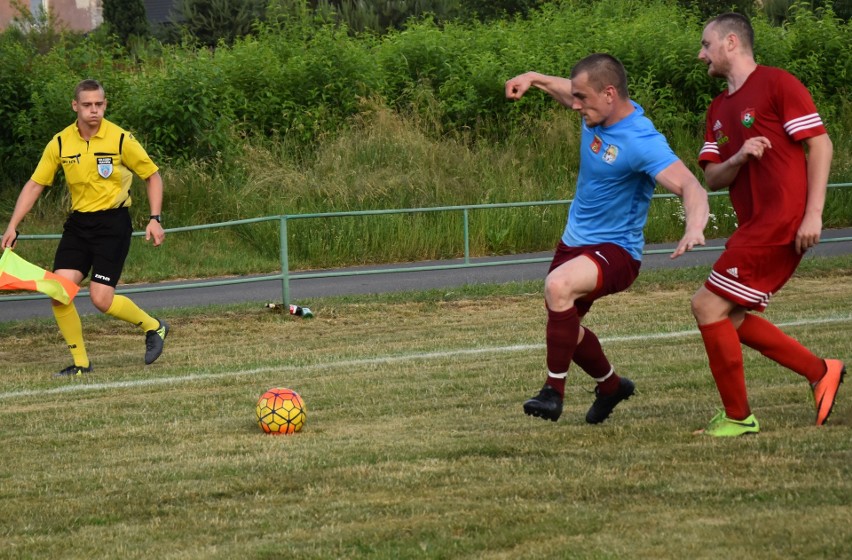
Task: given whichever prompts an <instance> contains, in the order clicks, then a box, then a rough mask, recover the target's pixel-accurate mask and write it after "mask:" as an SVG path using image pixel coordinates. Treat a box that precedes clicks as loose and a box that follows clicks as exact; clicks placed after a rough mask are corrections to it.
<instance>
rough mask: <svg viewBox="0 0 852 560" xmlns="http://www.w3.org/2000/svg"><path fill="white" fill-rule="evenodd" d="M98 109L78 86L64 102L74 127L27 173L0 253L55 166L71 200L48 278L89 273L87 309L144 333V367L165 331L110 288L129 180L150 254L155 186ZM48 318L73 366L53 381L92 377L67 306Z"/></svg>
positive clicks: (126, 139)
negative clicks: (143, 209) (140, 183)
mask: <svg viewBox="0 0 852 560" xmlns="http://www.w3.org/2000/svg"><path fill="white" fill-rule="evenodd" d="M106 107H107V100H106V94H105V93H104V88H103V86H101V84H100V83H98V82H97V81H95V80H83V81H82V82H80V83H79V84H77V87H76V89H75V90H74V99H73V100H72V101H71V108H72V109H73V110H74V111H75V112H76V113H77V122H75V123H74V124H72V125H70V126H68V127H67V128H66V129H65V130H63V131H62V132H60V133H59V134H57V135H56V136H54V137H53V139H52V140H51V141H50V143H48V145H47V147H46V148H45V149H44V153H43V154H42V156H41V160H40V161H39V163H38V167H36V170H35V173H33V176H32V178H30V180H29V181H27V183H26V184H25V185H24V188H23V189H22V190H21V194H20V195H19V196H18V201H17V202H16V204H15V209H14V211H13V212H12V217H11V219H10V220H9V226H8V227H7V228H6V231H5V232H4V233H3V238H2V240H0V249H5V248H7V247H14V245H15V240H16V237H17V233H16V229H17V227H18V224H20V223H21V220H23V219H24V216H26V215H27V213H28V212H29V211H30V210H31V209H32V207H33V205H34V204H35V202H36V200H38V197H39V196H40V195H41V192H42V191H43V190H44V188H45V187H49V186H51V185H53V179H54V176H55V175H56V171H57V170H58V169H59V167H60V166H61V167H62V170H63V172H64V173H65V181H66V183H67V184H68V189H69V190H70V192H71V214H70V215H69V216H68V220H67V221H66V222H65V226H64V229H63V232H62V239H61V240H60V242H59V247H58V248H57V249H56V256H55V257H54V261H53V269H54V272H55V273H56V274H58V275H60V276H64V277H65V278H68V279H70V280H72V281H73V282H75V283H77V284H80V283H81V282H82V281H83V279H84V278H86V276H88V274H89V272H91V274H92V278H91V283H90V285H89V291H90V293H91V298H92V303H93V304H94V306H95V307H96V308H98V310H100V311H101V312H103V313H106V314H108V315H112V316H113V317H116V318H117V319H121V320H122V321H127V322H128V323H132V324H134V325H136V326H138V327H140V328H141V329H142V331H143V332H145V363H146V364H151V363H153V362H154V360H156V359H157V358H159V357H160V354H162V352H163V343H164V342H165V339H166V335H167V334H168V333H169V325H168V324H167V323H166V322H165V321H161V320H159V319H157V318H155V317H152V316H151V315H148V314H147V313H145V311H143V310H142V309H140V308H139V307H138V306H137V305H136V304H135V303H133V302H132V301H131V300H130V299H129V298H127V297H125V296H122V295H116V293H115V286H116V285H117V284H118V279H119V277H120V276H121V271H122V269H123V268H124V261H125V259H126V258H127V253H128V252H129V250H130V239H131V234H132V233H133V226H132V224H131V221H130V212H129V210H128V208H129V207H130V204H131V199H130V184H131V182H132V180H133V176H132V175H131V172H133V173H136V175H138V176H139V177H140V178H142V179H143V180H144V181H145V183H146V184H147V189H148V202H149V204H150V206H151V216H150V220H149V221H148V225H147V226H146V227H145V240H146V241H151V240H153V242H154V246H155V247H156V246H158V245H160V244H161V243H162V242H163V239H164V238H165V236H166V233H165V232H164V231H163V227H162V225H161V224H160V211H161V208H162V204H163V179H162V178H161V177H160V173H159V170H158V168H157V166H156V165H154V162H153V161H151V158H150V157H149V156H148V154H147V153H146V152H145V149H144V148H143V147H142V145H141V144H139V142H138V141H137V140H136V139H135V138H134V137H133V135H132V134H130V133H129V132H127V131H126V130H123V129H122V128H120V127H118V126H116V125H115V124H113V123H111V122H110V121H108V120H106V119H105V118H104V112H105V111H106ZM53 314H54V316H55V317H56V323H57V324H58V325H59V330H60V332H62V336H63V337H65V341H66V342H67V343H68V349H69V350H70V351H71V356H72V357H73V358H74V363H73V364H72V365H70V366H68V367H67V368H65V369H63V370H62V371H60V372H59V373H57V374H56V376H57V377H66V376H71V377H80V376H82V375H83V374H85V373H88V372H90V371H92V363H91V361H90V360H89V356H88V354H87V353H86V346H85V344H84V343H83V327H82V324H81V322H80V315H79V314H78V313H77V308H76V307H75V306H74V302H73V301H72V302H71V303H69V304H68V305H64V304H62V303H60V302H58V301H56V300H54V301H53Z"/></svg>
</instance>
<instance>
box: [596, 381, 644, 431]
mask: <svg viewBox="0 0 852 560" xmlns="http://www.w3.org/2000/svg"><path fill="white" fill-rule="evenodd" d="M635 390H636V386H635V385H634V384H633V382H632V381H630V380H629V379H627V378H626V377H622V378H621V380H620V381H619V383H618V391H616V392H615V393H613V394H612V395H605V396H604V395H599V394H598V388H597V387H595V396H596V397H597V398H596V399H595V402H593V403H592V407H591V408H590V409H589V411H588V412H587V413H586V422H588V423H589V424H600V423H601V422H603V421H604V420H606V419H607V418H609V415H610V414H612V409H614V408H615V406H616V405H617V404H618V403H620V402H621V401H626V400H627V399H629V398H630V397H631V396H632V395H633V392H634V391H635Z"/></svg>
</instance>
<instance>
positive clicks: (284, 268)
mask: <svg viewBox="0 0 852 560" xmlns="http://www.w3.org/2000/svg"><path fill="white" fill-rule="evenodd" d="M828 187H829V188H830V189H834V188H847V187H852V183H833V184H830V185H828ZM727 194H728V193H727V191H717V192H711V193H708V195H709V196H711V197H712V196H727ZM653 198H654V199H666V198H677V197H676V196H675V195H674V194H671V193H657V194H654V195H653ZM571 202H572V199H565V200H549V201H537V202H505V203H494V204H468V205H459V206H438V207H431V208H402V209H391V210H357V211H350V212H320V213H313V214H292V215H286V214H285V215H278V216H265V217H261V218H250V219H244V220H233V221H228V222H219V223H213V224H201V225H195V226H184V227H176V228H169V229H166V232H167V233H180V232H187V231H200V230H205V229H216V228H222V227H234V226H240V225H247V224H257V223H261V222H270V221H278V223H279V227H278V236H279V251H280V255H279V258H280V263H281V272H280V273H278V274H268V275H259V276H250V277H240V278H228V279H214V280H204V281H199V282H181V283H179V284H167V283H164V284H157V285H152V286H137V287H133V286H125V287H121V288H119V289H117V290H116V293H119V294H133V293H141V292H158V291H167V290H187V289H192V288H209V287H213V286H227V285H233V284H248V283H252V282H268V281H270V280H279V281H280V282H281V295H282V299H283V301H284V303H285V305H286V304H289V303H290V281H291V280H302V279H309V278H332V277H340V276H364V275H370V274H390V273H396V272H425V271H434V270H451V269H457V268H476V267H487V266H505V265H515V264H534V263H543V262H550V261H551V257H550V256H548V257H541V258H518V259H507V260H500V261H488V262H472V261H471V255H470V211H471V210H489V209H496V208H521V207H530V206H556V205H570V204H571ZM435 212H461V213H462V215H463V236H464V255H463V262H462V263H446V264H437V265H424V266H405V267H391V268H381V269H372V270H326V271H314V272H295V273H294V272H291V271H290V256H289V240H288V235H287V224H288V223H289V222H291V221H293V220H312V219H332V218H342V217H352V216H381V215H388V214H421V213H435ZM144 235H145V233H144V232H141V231H139V232H134V233H133V236H134V237H142V236H144ZM61 237H62V236H61V235H60V234H35V235H21V236H20V239H22V240H26V239H31V240H37V239H60V238H61ZM846 241H852V237H836V238H832V239H823V240H821V241H820V243H821V244H822V243H839V242H846ZM723 248H724V247H721V246H719V247H716V246H714V247H696V248H694V249H692V250H693V251H721V250H722V249H723ZM671 252H672V250H670V249H646V250H645V251H643V254H645V255H652V254H669V253H671ZM78 295H88V290H80V292H79V294H78ZM45 298H47V296H44V295H42V294H27V295H13V296H0V303H2V302H3V301H20V300H30V299H45Z"/></svg>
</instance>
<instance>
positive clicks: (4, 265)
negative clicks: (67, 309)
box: [0, 248, 80, 305]
mask: <svg viewBox="0 0 852 560" xmlns="http://www.w3.org/2000/svg"><path fill="white" fill-rule="evenodd" d="M0 290H29V291H31V292H41V293H43V294H46V295H48V296H50V297H52V298H53V299H55V300H57V301H61V302H62V303H64V304H65V305H68V304H69V303H71V300H72V299H74V296H76V295H77V292H78V291H79V290H80V286H78V285H77V284H75V283H74V282H72V281H71V280H69V279H67V278H63V277H62V276H59V275H57V274H54V273H52V272H50V271H47V270H45V269H43V268H41V267H39V266H36V265H34V264H32V263H30V262H27V261H25V260H24V259H22V258H21V257H19V256H18V255H16V254H15V252H14V251H12V249H9V248H7V249H4V250H3V257H2V258H0Z"/></svg>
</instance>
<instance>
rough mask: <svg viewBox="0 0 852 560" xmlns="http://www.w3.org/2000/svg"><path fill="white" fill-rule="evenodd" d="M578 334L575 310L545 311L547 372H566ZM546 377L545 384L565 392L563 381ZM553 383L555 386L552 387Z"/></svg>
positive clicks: (572, 308) (578, 327)
mask: <svg viewBox="0 0 852 560" xmlns="http://www.w3.org/2000/svg"><path fill="white" fill-rule="evenodd" d="M579 334H580V316H579V315H578V314H577V308H576V307H571V308H570V309H567V310H565V311H553V310H551V309H548V310H547V330H546V338H547V370H548V371H549V372H550V373H555V374H562V373H566V372H567V371H568V366H570V365H571V359H572V358H573V357H574V349H575V348H577V337H578V336H579ZM561 382H562V383H561V385H562V386H561V388H560V387H559V386H558V385H559V384H560V383H559V379H557V378H553V377H551V376H549V375H548V378H547V384H548V385H550V386H551V387H553V388H554V389H556V390H557V391H560V390H561V393H562V394H564V392H565V379H564V378H563V379H562V380H561ZM554 383H555V385H556V386H554Z"/></svg>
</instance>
